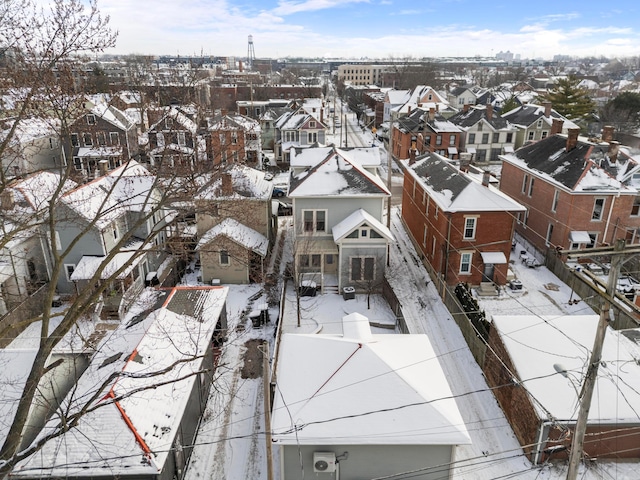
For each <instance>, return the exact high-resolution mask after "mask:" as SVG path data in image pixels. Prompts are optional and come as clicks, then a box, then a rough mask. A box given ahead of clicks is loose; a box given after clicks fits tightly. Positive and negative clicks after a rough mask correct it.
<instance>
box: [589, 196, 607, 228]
mask: <svg viewBox="0 0 640 480" xmlns="http://www.w3.org/2000/svg"><path fill="white" fill-rule="evenodd" d="M599 202H602V205H601V206H600V212H598V213H596V206H597V205H598V203H599ZM606 203H607V202H606V198H605V197H596V198H594V199H593V210H592V211H591V221H592V222H601V221H602V217H603V216H604V207H605V205H606Z"/></svg>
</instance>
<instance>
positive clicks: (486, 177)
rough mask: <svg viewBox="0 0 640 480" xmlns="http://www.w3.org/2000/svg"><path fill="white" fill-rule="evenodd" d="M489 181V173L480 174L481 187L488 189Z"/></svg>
mask: <svg viewBox="0 0 640 480" xmlns="http://www.w3.org/2000/svg"><path fill="white" fill-rule="evenodd" d="M490 179H491V173H490V172H488V171H487V170H485V171H484V173H483V174H482V185H484V186H485V187H488V186H489V180H490Z"/></svg>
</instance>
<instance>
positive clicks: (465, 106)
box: [462, 103, 469, 113]
mask: <svg viewBox="0 0 640 480" xmlns="http://www.w3.org/2000/svg"><path fill="white" fill-rule="evenodd" d="M462 111H463V112H464V113H467V112H468V111H469V104H468V103H465V104H464V105H463V106H462Z"/></svg>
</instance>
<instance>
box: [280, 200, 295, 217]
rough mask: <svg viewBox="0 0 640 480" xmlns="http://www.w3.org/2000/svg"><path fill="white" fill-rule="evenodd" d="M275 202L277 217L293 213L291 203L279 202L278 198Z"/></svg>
mask: <svg viewBox="0 0 640 480" xmlns="http://www.w3.org/2000/svg"><path fill="white" fill-rule="evenodd" d="M277 203H278V216H279V217H287V216H290V215H293V205H291V204H290V203H285V202H281V201H280V200H278V201H277Z"/></svg>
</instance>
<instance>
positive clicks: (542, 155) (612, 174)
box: [501, 134, 635, 193]
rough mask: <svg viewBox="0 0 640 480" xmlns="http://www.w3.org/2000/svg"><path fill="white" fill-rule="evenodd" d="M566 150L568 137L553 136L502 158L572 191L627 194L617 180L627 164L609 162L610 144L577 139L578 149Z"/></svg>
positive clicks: (576, 147)
mask: <svg viewBox="0 0 640 480" xmlns="http://www.w3.org/2000/svg"><path fill="white" fill-rule="evenodd" d="M566 147H567V135H561V134H558V135H551V136H550V137H547V138H544V139H542V140H539V141H537V142H535V143H532V144H530V145H526V146H524V147H522V148H519V149H518V150H517V151H516V152H514V153H509V154H507V155H503V156H501V158H503V159H504V160H505V161H507V162H509V163H511V164H514V165H518V166H520V167H521V168H525V169H529V170H531V171H533V172H534V173H536V174H538V175H539V176H541V177H543V178H545V179H547V180H548V181H550V182H553V183H556V184H557V185H560V186H563V187H565V188H566V189H569V190H572V191H598V190H599V191H622V192H623V193H624V191H625V190H628V189H627V188H626V187H624V186H623V185H622V182H621V181H620V180H618V179H617V178H616V176H617V171H618V169H620V173H621V174H623V173H624V172H625V171H626V168H627V163H626V162H619V163H618V162H616V161H615V160H614V162H612V163H610V162H609V157H608V154H607V152H608V149H609V144H608V143H606V142H605V143H594V142H590V141H587V140H585V139H580V138H578V141H577V143H576V146H575V148H572V149H570V150H568V151H567V148H566ZM616 160H617V159H616ZM634 163H635V162H634ZM600 165H606V166H607V169H608V170H609V171H607V170H605V169H604V168H602V167H601V166H600ZM634 191H635V190H634Z"/></svg>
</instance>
